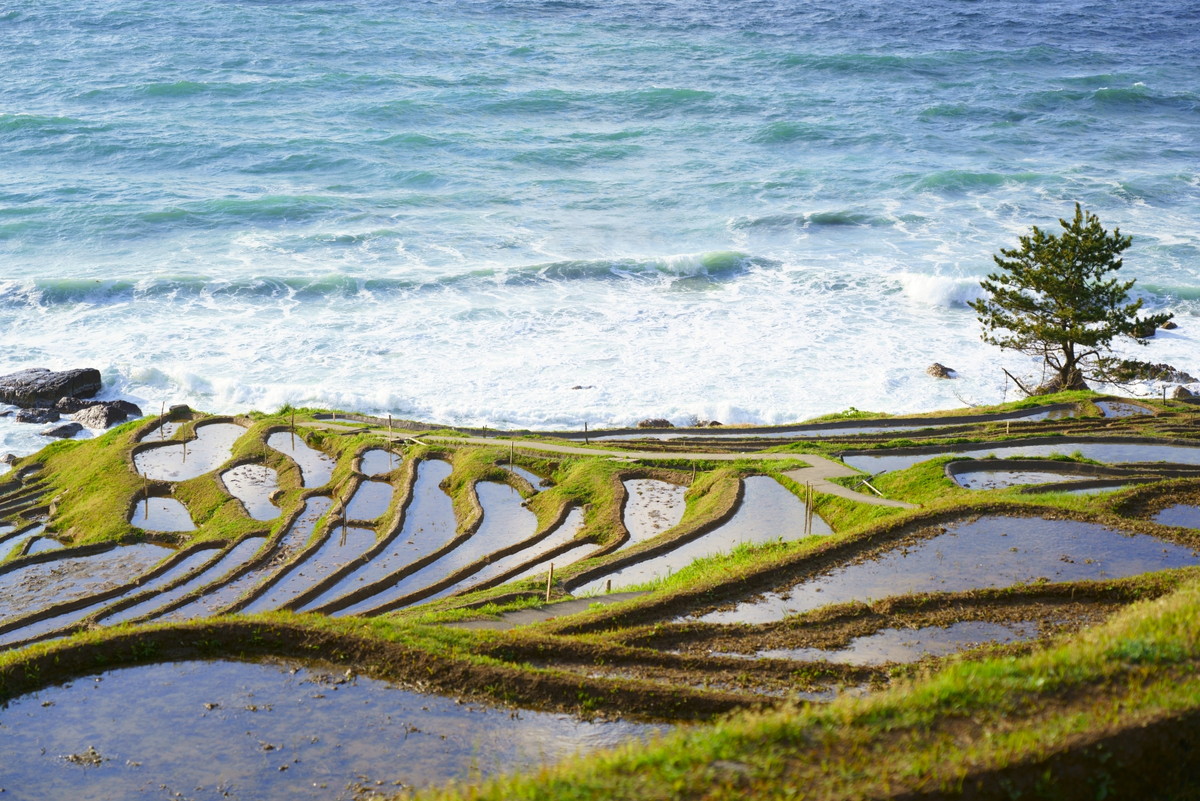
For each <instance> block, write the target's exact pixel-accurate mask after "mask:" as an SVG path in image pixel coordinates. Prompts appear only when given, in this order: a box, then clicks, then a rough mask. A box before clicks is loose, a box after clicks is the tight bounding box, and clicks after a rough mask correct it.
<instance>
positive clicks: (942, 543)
mask: <svg viewBox="0 0 1200 801" xmlns="http://www.w3.org/2000/svg"><path fill="white" fill-rule="evenodd" d="M1194 564H1200V556H1198V555H1197V554H1196V553H1195V552H1193V551H1192V549H1191V548H1184V547H1182V546H1179V545H1175V544H1174V543H1171V542H1166V541H1164V540H1160V539H1157V538H1155V537H1151V536H1148V535H1146V534H1134V535H1126V534H1122V533H1120V532H1117V531H1113V530H1112V529H1107V528H1104V527H1103V526H1099V525H1096V524H1094V523H1079V522H1076V521H1072V520H1041V519H1038V518H1015V517H1014V518H1009V517H995V516H993V517H982V518H980V519H978V520H976V521H974V522H959V523H952V524H950V525H947V526H946V527H945V533H943V534H940V535H938V536H935V537H933V538H931V539H928V540H925V541H923V542H920V543H918V544H916V545H912V546H909V547H907V548H899V549H897V550H894V551H891V552H889V553H887V554H884V555H883V556H882V557H880V558H879V559H876V560H874V561H871V562H863V563H860V564H854V565H848V566H846V567H840V568H837V569H835V570H833V571H831V572H829V573H827V574H825V575H823V576H820V577H818V578H815V579H813V580H811V581H809V582H807V583H805V584H801V585H799V586H797V587H794V588H792V589H791V590H789V591H786V592H784V593H778V592H771V593H767V594H766V595H764V596H762V597H760V598H758V599H752V600H750V601H746V602H743V603H741V604H739V605H738V606H737V608H735V609H733V610H730V611H723V612H714V613H711V614H709V615H705V616H704V617H703V618H701V619H702V620H705V621H707V622H712V623H764V622H768V621H774V620H780V619H782V618H784V617H787V616H788V615H791V614H796V613H798V612H806V611H808V610H810V609H816V608H818V607H821V606H826V605H828V604H834V603H842V602H845V601H864V602H870V601H872V600H878V599H881V598H886V597H888V596H891V595H901V594H905V593H914V592H960V591H964V590H971V589H976V588H980V587H1006V586H1010V585H1013V584H1017V583H1020V582H1034V581H1039V580H1047V581H1052V582H1062V581H1083V580H1089V579H1106V578H1120V577H1124V576H1133V575H1137V574H1139V573H1147V572H1150V571H1155V570H1164V569H1166V568H1174V567H1183V566H1185V565H1194Z"/></svg>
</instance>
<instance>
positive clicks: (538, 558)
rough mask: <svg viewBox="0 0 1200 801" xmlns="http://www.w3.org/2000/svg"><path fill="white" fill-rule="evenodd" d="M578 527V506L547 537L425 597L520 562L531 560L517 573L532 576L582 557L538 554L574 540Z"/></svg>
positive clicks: (479, 580)
mask: <svg viewBox="0 0 1200 801" xmlns="http://www.w3.org/2000/svg"><path fill="white" fill-rule="evenodd" d="M581 528H583V510H582V509H579V508H575V509H572V510H571V511H570V513H569V514H568V515H567V517H566V519H564V520H563V522H562V525H560V526H559V527H558V528H557V529H555V530H554V531H552V532H551V533H550V535H549V536H547V537H546V538H545V539H544V540H542V541H541V542H539V543H538V544H537V545H533V546H531V547H529V548H525V549H523V550H520V551H517V552H516V553H514V554H509V555H508V556H504V557H501V558H500V559H497V560H496V561H495V562H492V563H491V564H489V565H488V566H487V567H485V568H483V570H480V571H479V572H478V573H476V574H475V575H473V576H470V577H469V578H466V579H463V580H462V581H460V582H458V583H457V584H455V585H454V586H452V587H448V588H447V589H445V590H442V591H441V592H439V593H436V594H434V595H431V596H429V598H428V599H427V600H430V601H433V600H436V599H438V598H443V597H445V596H447V595H452V594H453V593H456V592H460V591H462V590H465V589H468V588H470V587H474V586H476V585H478V584H480V583H482V582H484V581H488V580H490V579H492V578H495V577H496V576H502V575H504V574H505V573H507V572H508V571H510V570H514V569H516V568H518V567H520V566H521V565H524V564H529V563H531V562H532V563H534V564H533V566H532V567H530V568H529V569H528V570H525V571H524V572H523V573H522V574H521V575H534V574H536V573H540V572H544V571H546V570H548V569H549V564H550V562H551V561H553V562H554V564H555V566H556V567H566V566H567V565H569V564H570V563H571V562H573V561H576V560H578V559H581V558H583V557H582V556H575V557H573V558H572V556H571V551H567V552H566V553H564V554H562V555H560V556H555V557H553V558H552V559H546V560H544V561H543V560H542V557H543V556H544V555H545V554H546V553H547V552H549V551H550V550H551V549H553V548H557V547H559V546H561V545H565V544H567V543H569V542H570V541H571V540H573V539H575V536H576V535H577V534H578V533H579V530H580V529H581ZM598 547H599V546H597V545H596V544H595V543H591V542H589V543H584V544H583V548H584V549H585V550H586V551H588V552H590V551H594V550H596V549H597V548H598ZM572 550H574V549H572Z"/></svg>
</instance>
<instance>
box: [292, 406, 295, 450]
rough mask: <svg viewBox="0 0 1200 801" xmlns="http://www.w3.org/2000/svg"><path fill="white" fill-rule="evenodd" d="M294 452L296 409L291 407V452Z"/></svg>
mask: <svg viewBox="0 0 1200 801" xmlns="http://www.w3.org/2000/svg"><path fill="white" fill-rule="evenodd" d="M295 452H296V410H295V409H292V453H295Z"/></svg>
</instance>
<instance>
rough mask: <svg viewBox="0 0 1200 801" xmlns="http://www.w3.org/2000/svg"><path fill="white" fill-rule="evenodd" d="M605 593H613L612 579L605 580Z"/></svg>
mask: <svg viewBox="0 0 1200 801" xmlns="http://www.w3.org/2000/svg"><path fill="white" fill-rule="evenodd" d="M604 591H605V592H612V579H605V580H604Z"/></svg>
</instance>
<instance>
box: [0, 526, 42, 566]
mask: <svg viewBox="0 0 1200 801" xmlns="http://www.w3.org/2000/svg"><path fill="white" fill-rule="evenodd" d="M11 530H12V527H11V526H10V527H9V531H11ZM45 530H46V527H45V526H34V527H33V528H29V529H26V530H25V531H22V532H21V533H20V534H17V535H15V536H12V537H9V538H8V539H6V540H3V541H0V559H4V558H5V557H8V556H9V555H11V554H19V553H20V552H21V550H23V549H24V548H25V543H27V542H29V540H31V539H33V538H34V537H36V536H38V535H39V534H41V533H42V532H43V531H45ZM0 536H2V535H0Z"/></svg>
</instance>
